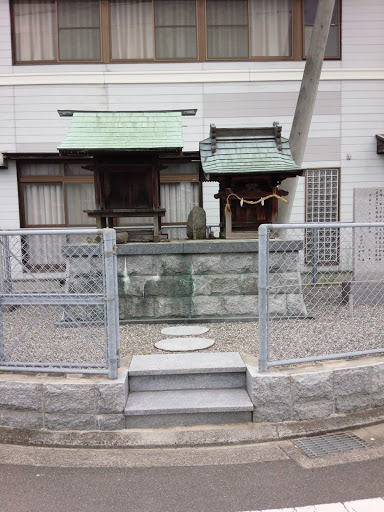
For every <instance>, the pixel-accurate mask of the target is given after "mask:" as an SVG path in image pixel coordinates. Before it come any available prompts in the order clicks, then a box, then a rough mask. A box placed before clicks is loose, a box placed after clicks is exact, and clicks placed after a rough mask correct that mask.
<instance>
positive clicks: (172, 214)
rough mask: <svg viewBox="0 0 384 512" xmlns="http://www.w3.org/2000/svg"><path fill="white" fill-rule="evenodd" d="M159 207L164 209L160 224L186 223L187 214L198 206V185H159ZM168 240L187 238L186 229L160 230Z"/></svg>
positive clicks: (164, 228)
mask: <svg viewBox="0 0 384 512" xmlns="http://www.w3.org/2000/svg"><path fill="white" fill-rule="evenodd" d="M160 197H161V206H162V208H165V209H166V213H165V216H164V217H162V221H161V222H162V223H166V222H167V223H177V222H185V223H187V220H188V214H189V212H190V211H191V210H192V208H193V207H194V206H199V184H198V183H161V185H160ZM162 231H163V232H164V233H167V234H168V237H169V238H170V239H177V238H179V239H180V238H181V239H184V238H187V235H186V228H185V226H182V227H180V228H167V227H166V226H164V227H163V228H162Z"/></svg>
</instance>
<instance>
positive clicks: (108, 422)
mask: <svg viewBox="0 0 384 512" xmlns="http://www.w3.org/2000/svg"><path fill="white" fill-rule="evenodd" d="M95 421H96V429H97V430H123V429H125V416H124V414H123V413H121V414H101V415H98V416H96V417H95Z"/></svg>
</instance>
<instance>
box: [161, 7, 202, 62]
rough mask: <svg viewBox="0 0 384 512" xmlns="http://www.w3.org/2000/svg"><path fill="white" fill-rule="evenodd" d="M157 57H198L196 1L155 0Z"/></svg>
mask: <svg viewBox="0 0 384 512" xmlns="http://www.w3.org/2000/svg"><path fill="white" fill-rule="evenodd" d="M154 9H155V13H154V14H155V39H156V58H157V59H195V58H197V39H196V1H195V0H155V2H154Z"/></svg>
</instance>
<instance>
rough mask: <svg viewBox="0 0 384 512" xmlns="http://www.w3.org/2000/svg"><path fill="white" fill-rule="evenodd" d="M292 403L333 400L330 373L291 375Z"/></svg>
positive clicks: (331, 376) (331, 375)
mask: <svg viewBox="0 0 384 512" xmlns="http://www.w3.org/2000/svg"><path fill="white" fill-rule="evenodd" d="M291 383H292V402H293V403H295V402H308V401H310V400H322V399H325V400H333V374H332V372H331V371H324V372H313V373H312V372H311V373H302V374H297V375H292V377H291Z"/></svg>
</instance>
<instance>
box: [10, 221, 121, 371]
mask: <svg viewBox="0 0 384 512" xmlns="http://www.w3.org/2000/svg"><path fill="white" fill-rule="evenodd" d="M104 234H105V233H104V231H103V232H101V231H95V230H94V231H87V232H85V231H84V230H76V231H75V230H73V231H72V230H71V231H62V232H60V231H57V230H55V231H51V232H50V231H49V230H44V231H43V230H39V231H32V230H31V231H28V230H24V231H22V230H20V231H12V232H10V233H8V232H6V231H2V232H0V367H1V368H2V369H19V370H28V371H33V370H36V371H42V370H49V371H65V372H68V371H82V372H97V373H100V372H101V373H107V372H108V367H109V360H110V358H111V357H114V358H116V354H111V353H110V349H109V347H110V346H111V341H114V344H115V345H116V347H118V340H110V339H109V338H110V335H111V331H110V329H108V307H107V300H106V295H107V284H108V283H107V280H106V279H107V277H106V271H105V270H106V265H105V263H106V261H105V254H106V251H105V239H104ZM115 300H117V293H116V297H115ZM117 332H118V329H117ZM112 345H113V344H112Z"/></svg>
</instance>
